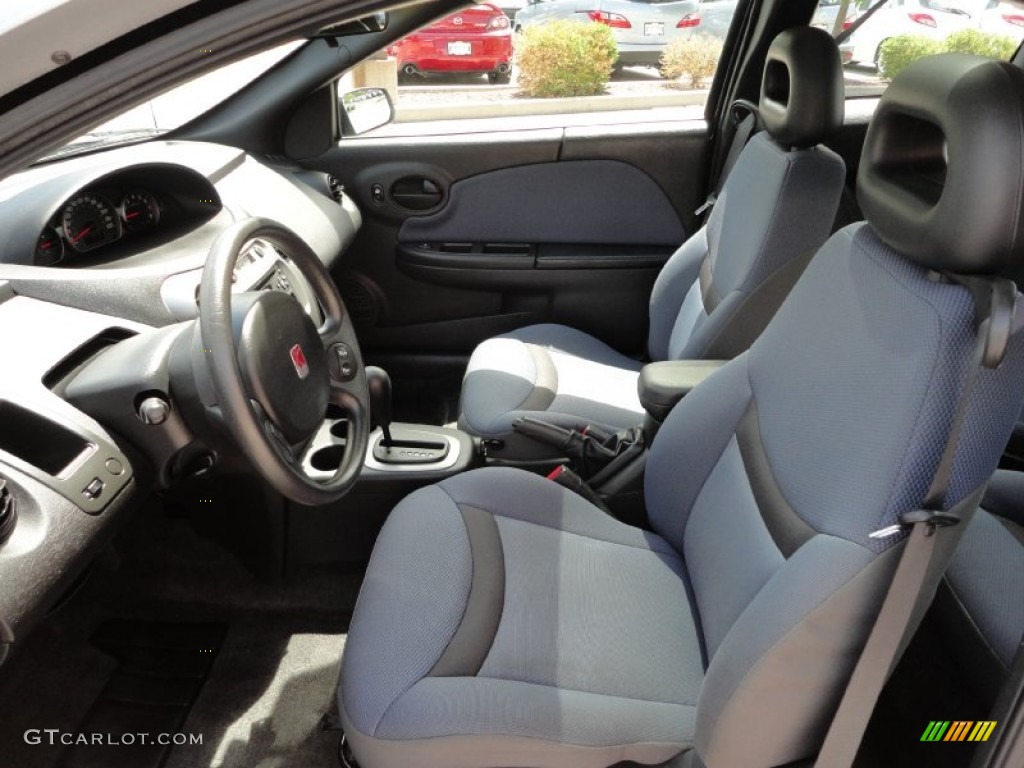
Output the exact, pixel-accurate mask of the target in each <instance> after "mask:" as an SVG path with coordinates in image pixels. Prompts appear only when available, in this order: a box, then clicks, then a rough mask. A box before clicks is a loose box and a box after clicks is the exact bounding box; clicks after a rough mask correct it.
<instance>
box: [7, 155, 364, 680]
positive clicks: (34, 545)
mask: <svg viewBox="0 0 1024 768" xmlns="http://www.w3.org/2000/svg"><path fill="white" fill-rule="evenodd" d="M247 217H261V218H265V219H268V220H270V221H271V222H273V223H275V224H278V225H283V226H284V227H287V228H289V229H291V230H292V231H294V232H295V233H296V234H298V235H299V236H300V237H301V238H302V239H303V240H304V241H305V242H306V243H307V244H308V245H309V246H310V247H311V248H312V250H313V251H314V252H315V253H316V254H317V255H318V256H319V257H320V258H321V260H322V261H323V262H324V263H325V265H327V266H328V267H331V266H332V265H334V264H335V263H336V262H337V261H338V260H339V259H341V258H342V256H343V255H344V253H345V250H346V248H347V247H348V246H349V244H350V243H351V242H352V240H353V238H354V237H355V235H356V233H357V231H358V229H359V228H360V226H361V223H362V220H361V216H360V213H359V211H358V209H357V208H356V206H355V205H354V204H353V202H352V201H351V199H350V198H349V197H348V196H347V195H345V194H344V191H343V190H341V189H340V187H339V185H338V184H337V183H336V182H335V181H334V180H333V179H332V178H330V177H328V176H327V175H326V174H321V173H317V172H312V171H308V170H306V169H304V168H301V167H300V166H297V165H292V164H289V163H286V162H285V161H283V160H279V159H276V158H256V157H253V156H251V155H248V154H246V153H245V152H242V151H240V150H237V149H234V148H230V147H224V146H219V145H213V144H206V143H195V142H181V141H156V142H149V143H146V144H141V145H136V146H132V147H124V148H120V149H115V150H111V151H107V152H100V153H96V154H92V155H86V156H80V157H77V158H72V159H68V160H62V161H59V162H54V163H50V164H45V165H39V166H36V167H34V168H31V169H29V170H27V171H24V172H22V173H19V174H17V175H15V176H12V177H10V178H8V179H5V180H4V181H2V182H0V355H2V359H3V375H2V376H0V496H2V497H3V500H5V501H4V503H3V504H0V516H4V515H13V516H14V517H12V518H11V520H10V521H7V522H5V521H4V520H0V528H3V527H4V526H6V525H8V522H9V523H10V524H11V525H13V528H12V533H11V534H10V537H9V538H8V539H7V540H6V541H5V542H2V543H0V584H3V585H4V588H3V590H0V662H2V660H3V659H4V658H5V657H6V655H7V653H8V651H9V650H10V649H11V648H12V647H15V644H16V643H18V642H19V641H20V640H21V639H22V638H23V636H24V635H25V633H26V632H28V631H29V630H30V629H31V627H32V626H34V625H35V624H36V623H37V622H38V621H39V620H40V619H41V618H42V617H43V616H44V615H45V612H46V611H47V610H49V609H50V608H51V607H52V606H53V605H54V604H55V602H57V601H58V600H59V598H60V596H61V594H63V592H64V591H66V590H67V589H68V588H69V587H70V585H71V584H72V583H73V581H74V579H75V578H77V577H78V576H79V575H80V574H81V572H82V570H83V569H84V568H85V567H86V565H87V564H88V563H89V562H91V560H92V559H93V558H94V557H95V555H96V554H97V553H98V551H100V549H101V547H102V546H104V545H105V543H106V542H108V541H109V539H110V536H111V535H112V533H113V532H114V530H116V528H117V526H118V525H119V523H120V521H121V520H122V519H123V518H125V517H126V514H127V512H128V511H129V510H131V509H133V508H134V507H135V506H136V503H137V502H138V500H139V499H140V498H141V497H142V496H143V495H144V492H145V491H146V490H147V489H148V488H151V487H153V486H155V485H160V484H161V483H165V482H166V480H167V478H162V477H160V476H159V475H156V476H154V471H153V468H152V467H150V466H148V465H147V462H146V461H144V460H141V459H140V457H139V454H137V453H135V452H134V449H133V447H132V444H131V441H130V440H128V439H126V438H125V436H126V435H130V434H132V430H134V429H139V428H141V427H144V425H143V424H142V423H141V422H140V421H139V418H140V417H139V416H138V409H137V407H133V406H137V405H138V404H137V403H134V402H133V401H132V400H131V399H128V400H127V401H126V408H125V411H126V413H125V417H124V419H125V420H124V422H123V423H120V424H110V423H105V424H100V423H98V422H97V421H96V420H95V419H93V418H92V417H91V416H90V415H88V414H86V413H85V412H84V411H83V410H81V409H80V408H79V407H76V406H75V405H73V404H72V403H71V402H70V401H69V398H67V397H66V396H65V394H66V389H65V388H66V387H67V385H68V383H69V382H70V381H71V380H72V379H73V378H74V376H75V374H76V373H77V372H79V371H81V370H82V369H83V368H84V367H85V366H87V365H88V364H89V362H90V361H92V360H94V359H96V358H97V356H99V355H101V354H103V353H105V352H106V351H108V350H110V349H111V348H112V347H114V346H115V345H117V344H118V343H119V342H122V341H125V340H127V339H131V338H132V337H133V336H135V335H137V334H140V333H149V332H152V331H153V329H154V328H157V329H166V332H167V333H168V335H170V333H171V332H172V331H173V330H174V329H175V328H180V327H181V324H182V323H183V322H187V321H191V320H193V319H194V318H196V317H197V316H198V307H199V303H198V301H199V285H200V281H201V278H202V273H203V266H204V264H205V262H206V258H207V254H208V252H209V250H210V248H211V246H212V245H213V243H214V242H215V241H216V239H217V237H218V235H219V234H220V233H221V232H223V231H224V230H225V229H226V228H227V227H228V226H230V225H231V224H232V223H234V222H235V221H237V220H239V219H243V218H247ZM234 277H235V280H234V290H236V291H263V290H271V291H280V292H283V293H287V294H289V295H291V296H293V297H294V298H295V299H296V300H297V301H298V302H299V303H300V304H301V305H302V306H303V307H304V309H305V310H306V312H307V313H308V314H310V315H311V317H312V319H313V321H314V323H316V324H320V322H321V321H322V317H321V314H320V313H321V310H320V307H319V304H318V302H317V300H316V297H315V295H314V293H313V292H312V290H311V288H310V286H309V285H308V284H307V283H306V280H305V278H304V277H303V276H302V275H301V273H300V272H299V271H298V270H297V269H296V268H295V266H294V265H293V264H292V262H291V261H290V259H289V258H288V257H287V255H286V254H284V253H282V252H281V251H280V250H278V248H277V247H276V246H275V245H274V244H273V243H270V242H268V241H265V240H260V239H256V240H254V241H252V242H250V243H249V244H247V246H246V247H245V248H244V249H243V251H242V252H241V253H240V255H239V258H238V261H237V264H236V269H235V276H234ZM11 501H13V503H9V502H11ZM15 518H16V519H15Z"/></svg>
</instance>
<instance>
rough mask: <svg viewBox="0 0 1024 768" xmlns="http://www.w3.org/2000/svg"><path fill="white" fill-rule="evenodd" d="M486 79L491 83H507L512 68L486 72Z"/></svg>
mask: <svg viewBox="0 0 1024 768" xmlns="http://www.w3.org/2000/svg"><path fill="white" fill-rule="evenodd" d="M487 80H488V82H490V84H491V85H508V84H509V83H511V82H512V70H508V71H507V72H488V73H487Z"/></svg>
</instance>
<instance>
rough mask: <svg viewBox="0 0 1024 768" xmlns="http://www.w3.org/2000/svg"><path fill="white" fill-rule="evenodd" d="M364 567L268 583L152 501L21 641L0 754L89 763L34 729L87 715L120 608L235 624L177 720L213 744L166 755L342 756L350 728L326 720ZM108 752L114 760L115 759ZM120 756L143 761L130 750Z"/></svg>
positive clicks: (251, 760)
mask: <svg viewBox="0 0 1024 768" xmlns="http://www.w3.org/2000/svg"><path fill="white" fill-rule="evenodd" d="M361 579H362V574H361V573H359V572H340V571H338V570H327V569H324V570H310V571H308V572H301V573H297V574H295V575H294V576H290V577H289V578H288V579H287V580H284V581H281V582H278V583H267V582H265V581H261V580H259V579H257V578H255V577H254V576H252V575H251V574H250V573H249V572H248V571H247V570H246V569H245V568H244V567H243V566H242V565H241V564H240V563H239V562H238V561H237V560H235V558H234V557H233V556H232V555H230V554H229V553H228V552H226V551H225V550H223V549H221V548H220V547H219V546H217V545H216V544H214V543H212V542H210V541H207V540H206V539H204V538H202V537H201V536H199V535H197V534H196V533H195V532H194V531H193V529H192V528H191V526H189V524H188V523H187V522H184V521H181V520H167V519H163V518H162V517H161V516H160V515H159V512H158V511H157V510H149V511H147V513H146V515H145V519H143V520H140V521H139V524H137V525H134V526H133V527H132V529H131V530H129V531H127V532H126V533H125V535H124V536H123V537H121V539H120V541H119V545H118V547H117V548H116V554H114V553H111V554H110V555H109V556H107V557H106V558H104V559H103V560H101V562H100V563H99V564H98V565H97V566H96V567H95V568H94V572H93V573H92V574H91V576H90V577H89V579H88V580H87V581H86V582H85V583H84V584H83V586H82V587H81V588H80V589H79V591H78V592H77V593H76V594H75V595H74V596H73V597H72V598H71V599H69V600H68V601H67V603H66V604H65V605H64V606H63V607H61V608H60V609H58V610H57V611H55V612H54V613H53V614H52V615H51V616H50V617H49V618H48V619H47V620H46V621H45V622H44V623H43V624H42V625H41V626H40V627H39V628H38V629H37V630H36V631H35V632H34V633H33V635H32V636H31V637H30V638H29V640H28V642H27V643H26V647H25V649H24V652H21V653H18V654H16V655H15V656H14V657H13V658H12V659H10V660H9V662H8V663H7V664H5V665H4V667H3V668H2V669H0V702H2V704H0V710H2V712H3V717H2V718H0V756H2V757H0V764H2V765H3V766H6V767H7V768H69V766H71V765H72V764H73V765H74V766H75V767H76V768H77V766H78V765H79V764H81V765H83V766H84V765H87V764H89V762H90V760H89V759H88V754H89V750H78V752H77V753H76V757H75V758H74V759H73V760H69V758H68V751H67V750H66V749H65V748H63V747H60V746H55V747H49V746H46V745H40V746H35V745H28V744H26V743H25V739H24V737H23V734H24V732H25V730H26V729H30V728H59V729H61V730H63V731H71V732H74V731H75V730H76V728H77V727H79V726H80V724H81V723H82V722H83V719H84V718H85V716H86V715H87V713H88V712H89V710H90V707H91V706H92V705H93V702H95V701H96V699H97V697H98V696H99V695H100V693H101V692H102V690H103V688H104V686H105V685H107V683H108V681H109V680H110V679H111V676H112V675H113V674H114V673H115V671H116V670H117V666H118V662H117V661H116V660H115V659H114V658H112V657H111V656H109V655H107V654H106V653H105V652H103V651H101V650H99V649H98V648H96V647H95V646H94V645H93V644H92V643H91V642H90V638H91V637H92V636H93V634H94V632H95V631H96V629H97V627H99V626H100V625H101V624H102V623H103V622H104V621H106V620H108V619H111V618H119V619H128V620H135V619H138V620H149V621H158V622H168V623H174V622H192V621H199V622H214V623H218V624H222V625H224V626H225V627H226V634H225V636H224V641H223V644H222V645H221V648H220V650H219V652H218V653H217V655H216V657H215V660H214V662H213V665H212V667H211V668H210V671H209V675H208V677H207V679H206V681H205V683H204V684H203V687H202V689H201V690H200V693H199V695H198V697H197V698H196V700H195V702H194V704H193V705H192V707H191V710H190V711H189V714H188V717H187V719H186V721H185V723H184V725H183V726H182V727H181V729H180V730H181V731H182V732H184V733H194V734H201V735H202V744H201V745H189V746H181V747H175V748H173V749H172V750H171V751H170V752H169V754H166V755H165V756H164V761H163V766H166V767H167V768H202V767H203V766H218V767H229V766H245V767H246V768H256V767H259V768H292V767H293V766H294V767H295V768H299V767H301V768H310V767H312V766H325V767H330V766H336V765H337V764H338V763H337V749H338V739H339V733H338V732H337V731H335V730H329V729H327V728H325V727H323V725H322V722H323V721H324V720H325V716H326V715H328V713H329V712H330V711H331V708H332V705H333V697H334V692H335V687H336V683H337V678H338V669H339V665H340V660H341V652H342V649H343V646H344V640H345V632H346V630H347V627H348V619H349V617H350V615H351V610H352V608H353V606H354V604H355V598H356V596H357V594H358V589H359V584H360V582H361ZM82 754H85V755H86V756H87V757H86V759H85V762H82V763H79V760H80V759H82V758H81V757H80V756H81V755H82ZM95 754H96V755H97V756H98V754H99V753H95ZM92 762H95V759H93V760H92ZM100 762H101V764H103V765H104V768H115V766H112V765H109V764H108V761H107V760H106V758H104V759H103V760H102V761H100ZM120 764H121V765H124V766H126V767H127V768H134V766H133V765H132V764H131V759H130V758H128V757H127V756H125V757H124V758H123V761H122V762H121V763H120Z"/></svg>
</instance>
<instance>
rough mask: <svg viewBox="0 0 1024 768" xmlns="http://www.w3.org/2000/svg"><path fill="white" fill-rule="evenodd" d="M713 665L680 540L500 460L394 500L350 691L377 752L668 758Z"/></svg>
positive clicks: (400, 756)
mask: <svg viewBox="0 0 1024 768" xmlns="http://www.w3.org/2000/svg"><path fill="white" fill-rule="evenodd" d="M495 584H498V585H500V591H499V592H498V593H497V594H496V595H495V594H494V592H493V589H494V587H495ZM488 591H491V597H490V599H488V600H484V601H482V600H481V599H480V595H481V594H486V593H487V592H488ZM474 593H475V594H474ZM495 608H498V609H499V610H495ZM467 627H469V630H468V631H467ZM702 678H703V664H702V660H701V649H700V643H699V641H698V634H697V629H696V626H695V623H694V620H693V614H692V610H691V607H690V602H689V600H688V598H687V586H686V582H685V577H684V570H683V564H682V562H681V560H680V559H679V557H678V555H676V554H675V553H674V551H673V550H672V548H671V547H670V546H669V545H668V543H667V542H665V541H664V540H663V539H662V538H660V537H659V536H657V535H655V534H653V533H649V532H645V531H641V530H639V529H637V528H632V527H630V526H627V525H624V524H622V523H620V522H618V521H616V520H614V519H612V518H610V517H608V516H607V515H605V514H603V513H602V512H601V511H600V510H598V509H597V508H596V507H594V506H592V505H591V504H589V503H588V502H586V501H585V500H583V499H582V498H580V497H579V496H576V495H575V494H572V493H570V492H569V491H567V490H565V489H564V488H562V487H561V486H559V485H557V484H555V483H552V482H550V481H547V480H544V479H543V478H541V477H539V476H537V475H532V474H528V473H525V472H521V471H518V470H513V469H503V468H491V469H482V470H477V471H474V472H469V473H466V474H463V475H459V476H457V477H454V478H451V479H449V480H446V481H444V482H442V483H440V484H439V485H436V486H431V487H429V488H425V489H423V490H420V491H417V492H416V493H414V494H413V495H411V496H409V497H408V498H407V499H406V500H405V501H403V502H402V503H401V504H400V505H399V506H398V507H396V509H395V510H394V512H393V513H392V514H391V517H390V518H389V519H388V522H387V524H386V525H385V527H384V530H383V531H382V533H381V535H380V538H379V539H378V542H377V546H376V549H375V550H374V555H373V559H372V560H371V562H370V565H369V568H368V570H367V574H366V581H365V583H364V585H363V589H362V592H361V593H360V596H359V602H358V604H357V605H356V610H355V614H354V616H353V619H352V624H351V629H350V632H349V636H348V641H347V643H346V648H345V660H344V666H343V669H342V683H341V692H340V694H339V705H340V708H341V711H342V717H343V720H344V723H345V729H346V733H347V734H348V737H349V739H350V740H351V742H352V745H353V748H354V749H355V752H356V755H357V757H358V758H359V760H360V762H361V763H362V765H363V767H364V768H385V767H387V766H396V768H397V766H409V765H416V766H424V767H426V768H429V767H430V766H448V767H455V766H477V767H480V766H485V765H486V766H504V765H512V764H515V765H522V764H524V763H523V760H524V759H528V760H529V764H530V765H535V766H574V765H578V766H607V765H611V764H614V763H616V762H618V761H620V760H636V761H639V762H645V763H657V762H661V761H664V760H667V759H669V758H671V757H672V756H673V755H675V754H678V753H679V752H681V751H683V750H685V749H687V748H688V747H690V745H691V744H692V742H693V736H694V728H695V716H696V708H695V704H696V701H697V697H698V694H699V690H700V685H701V680H702ZM524 750H525V751H524ZM512 761H515V762H512Z"/></svg>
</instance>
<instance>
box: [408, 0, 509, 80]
mask: <svg viewBox="0 0 1024 768" xmlns="http://www.w3.org/2000/svg"><path fill="white" fill-rule="evenodd" d="M388 53H389V54H390V55H391V56H394V57H395V58H396V59H398V71H399V73H400V75H401V76H402V77H403V79H405V80H408V79H410V78H413V77H416V76H420V75H424V74H435V73H445V74H454V73H466V72H469V73H472V72H479V73H481V74H483V73H486V74H487V78H488V79H489V80H490V81H491V83H507V82H509V81H510V80H511V77H512V24H511V23H510V22H509V20H508V16H506V15H505V13H504V11H502V10H501V9H500V8H498V7H497V6H496V5H491V4H490V3H480V4H479V5H474V6H471V7H469V8H466V9H465V10H462V11H459V12H458V13H453V14H452V15H451V16H445V17H444V18H443V19H441V20H440V21H437V22H435V23H433V24H431V25H430V26H429V27H424V28H423V29H421V30H420V31H419V32H415V33H413V34H411V35H409V36H408V37H405V38H402V39H401V40H399V41H398V42H397V43H395V44H394V45H392V46H391V47H389V48H388Z"/></svg>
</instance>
